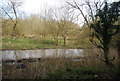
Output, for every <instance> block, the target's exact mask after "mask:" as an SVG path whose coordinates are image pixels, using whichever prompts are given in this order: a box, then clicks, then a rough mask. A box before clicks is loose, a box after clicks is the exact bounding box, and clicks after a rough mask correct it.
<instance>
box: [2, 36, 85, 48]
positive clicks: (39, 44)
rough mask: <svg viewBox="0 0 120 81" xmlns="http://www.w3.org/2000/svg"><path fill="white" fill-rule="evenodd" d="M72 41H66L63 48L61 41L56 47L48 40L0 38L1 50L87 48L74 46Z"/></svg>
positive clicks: (52, 41)
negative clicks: (0, 40)
mask: <svg viewBox="0 0 120 81" xmlns="http://www.w3.org/2000/svg"><path fill="white" fill-rule="evenodd" d="M72 41H74V40H67V44H66V46H63V40H62V39H61V40H59V42H58V45H56V42H55V41H54V40H53V39H50V38H46V39H44V38H2V49H3V50H4V49H16V50H17V49H40V48H87V46H86V47H85V46H82V45H75V44H74V43H72Z"/></svg>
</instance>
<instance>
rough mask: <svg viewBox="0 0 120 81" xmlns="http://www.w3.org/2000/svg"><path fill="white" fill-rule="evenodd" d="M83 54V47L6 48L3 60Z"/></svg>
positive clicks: (3, 52)
mask: <svg viewBox="0 0 120 81" xmlns="http://www.w3.org/2000/svg"><path fill="white" fill-rule="evenodd" d="M75 56H83V49H40V50H5V51H2V59H3V60H18V59H25V58H41V57H75Z"/></svg>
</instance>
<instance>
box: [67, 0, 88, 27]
mask: <svg viewBox="0 0 120 81" xmlns="http://www.w3.org/2000/svg"><path fill="white" fill-rule="evenodd" d="M67 4H69V5H70V6H72V7H73V8H75V9H78V10H79V11H80V13H81V14H82V16H83V18H84V20H85V21H86V23H87V26H88V27H89V22H88V20H87V18H86V16H85V15H84V13H83V11H82V9H81V8H80V7H79V6H78V4H77V3H76V2H75V1H74V4H75V5H73V4H71V3H69V2H67Z"/></svg>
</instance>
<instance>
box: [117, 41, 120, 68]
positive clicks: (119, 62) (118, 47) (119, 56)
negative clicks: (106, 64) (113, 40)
mask: <svg viewBox="0 0 120 81" xmlns="http://www.w3.org/2000/svg"><path fill="white" fill-rule="evenodd" d="M117 51H118V67H120V40H118V43H117Z"/></svg>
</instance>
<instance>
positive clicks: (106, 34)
mask: <svg viewBox="0 0 120 81" xmlns="http://www.w3.org/2000/svg"><path fill="white" fill-rule="evenodd" d="M86 3H87V6H88V8H89V10H90V15H89V17H91V20H90V21H89V20H88V19H87V18H86V17H85V14H84V13H83V11H82V10H81V8H80V7H79V6H78V4H77V3H76V2H74V4H75V5H73V4H71V3H68V4H69V5H71V6H72V7H74V8H76V9H78V10H79V11H80V12H81V14H82V16H83V18H84V19H85V21H86V23H87V25H88V27H90V28H92V29H93V30H94V31H95V32H94V33H93V34H92V39H91V40H90V41H91V42H92V43H93V44H94V45H96V46H97V47H99V48H101V49H102V50H103V55H104V59H101V58H100V60H102V61H103V62H104V63H105V64H107V65H108V66H110V67H113V66H114V65H113V63H112V62H111V61H113V60H114V59H115V57H114V58H113V59H112V60H110V58H109V48H110V46H109V44H110V41H111V38H112V36H113V35H115V34H116V33H118V31H119V30H120V26H119V25H116V24H115V22H116V21H118V18H119V17H120V1H119V2H113V3H111V4H108V2H107V1H106V0H105V1H104V2H103V3H102V4H101V5H100V6H99V8H98V2H96V3H94V5H95V7H96V10H95V15H94V14H93V9H92V8H94V7H92V6H91V5H90V3H89V2H86ZM88 14H89V13H88ZM93 37H95V38H97V39H98V40H99V44H98V43H97V42H95V41H94V40H93Z"/></svg>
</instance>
